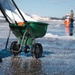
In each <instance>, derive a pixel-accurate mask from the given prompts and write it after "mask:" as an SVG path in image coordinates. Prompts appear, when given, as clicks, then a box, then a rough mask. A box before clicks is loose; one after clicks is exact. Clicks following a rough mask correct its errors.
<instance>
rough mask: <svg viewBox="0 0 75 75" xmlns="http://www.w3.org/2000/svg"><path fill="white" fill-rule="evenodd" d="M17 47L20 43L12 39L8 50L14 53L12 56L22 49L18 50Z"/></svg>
mask: <svg viewBox="0 0 75 75" xmlns="http://www.w3.org/2000/svg"><path fill="white" fill-rule="evenodd" d="M19 48H20V45H19V44H17V41H14V42H12V43H11V46H10V51H11V53H12V54H14V56H16V55H18V54H19V53H20V52H21V51H22V50H19Z"/></svg>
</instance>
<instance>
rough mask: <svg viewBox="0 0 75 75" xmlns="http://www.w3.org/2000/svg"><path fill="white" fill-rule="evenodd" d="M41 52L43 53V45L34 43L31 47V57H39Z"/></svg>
mask: <svg viewBox="0 0 75 75" xmlns="http://www.w3.org/2000/svg"><path fill="white" fill-rule="evenodd" d="M42 53H43V47H42V45H41V44H40V43H35V44H33V45H32V48H31V55H32V57H35V58H40V57H41V56H42Z"/></svg>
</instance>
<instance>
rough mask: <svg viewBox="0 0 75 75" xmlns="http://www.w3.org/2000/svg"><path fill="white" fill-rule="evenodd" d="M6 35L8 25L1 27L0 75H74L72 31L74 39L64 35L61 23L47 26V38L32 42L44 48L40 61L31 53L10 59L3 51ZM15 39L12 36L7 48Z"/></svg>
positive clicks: (51, 23)
mask: <svg viewBox="0 0 75 75" xmlns="http://www.w3.org/2000/svg"><path fill="white" fill-rule="evenodd" d="M8 33H9V27H8V23H0V50H1V51H0V57H2V58H3V62H2V63H0V75H75V29H74V35H73V36H68V35H66V33H65V25H64V24H63V21H60V23H59V22H58V21H51V22H49V25H48V30H47V33H46V35H45V36H44V37H42V38H38V39H36V40H35V41H36V42H40V43H41V44H42V46H43V55H42V57H41V58H40V59H33V58H32V57H31V55H30V53H28V54H25V53H21V54H20V55H19V56H18V57H15V58H14V57H12V56H11V54H10V53H9V52H7V51H6V50H5V49H4V48H5V44H6V39H7V36H8ZM15 39H16V37H15V36H14V35H13V34H12V33H11V37H10V40H9V44H10V43H11V42H12V41H13V40H15ZM8 47H9V46H8Z"/></svg>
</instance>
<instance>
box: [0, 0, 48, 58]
mask: <svg viewBox="0 0 75 75" xmlns="http://www.w3.org/2000/svg"><path fill="white" fill-rule="evenodd" d="M0 10H1V12H2V13H3V15H4V17H5V18H6V21H7V22H8V23H9V27H10V30H9V35H8V38H7V42H6V47H5V48H6V49H7V46H8V42H9V38H10V33H11V31H12V32H13V34H14V35H15V36H16V37H17V41H13V42H12V43H11V45H10V52H11V53H12V54H13V55H14V56H16V55H18V54H19V53H20V52H21V51H22V48H23V47H24V52H25V53H28V52H31V55H32V57H35V58H40V57H41V56H42V52H43V47H42V45H41V44H40V43H35V39H36V38H41V37H43V36H44V35H45V34H46V31H47V26H48V24H47V23H43V22H38V21H36V20H34V19H32V18H31V17H29V16H27V15H26V14H24V13H23V12H22V11H21V10H20V9H19V8H18V7H17V5H16V4H15V2H14V0H0Z"/></svg>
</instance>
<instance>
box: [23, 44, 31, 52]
mask: <svg viewBox="0 0 75 75" xmlns="http://www.w3.org/2000/svg"><path fill="white" fill-rule="evenodd" d="M27 49H30V48H29V46H28V45H26V46H25V49H24V52H25V53H29V50H27Z"/></svg>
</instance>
